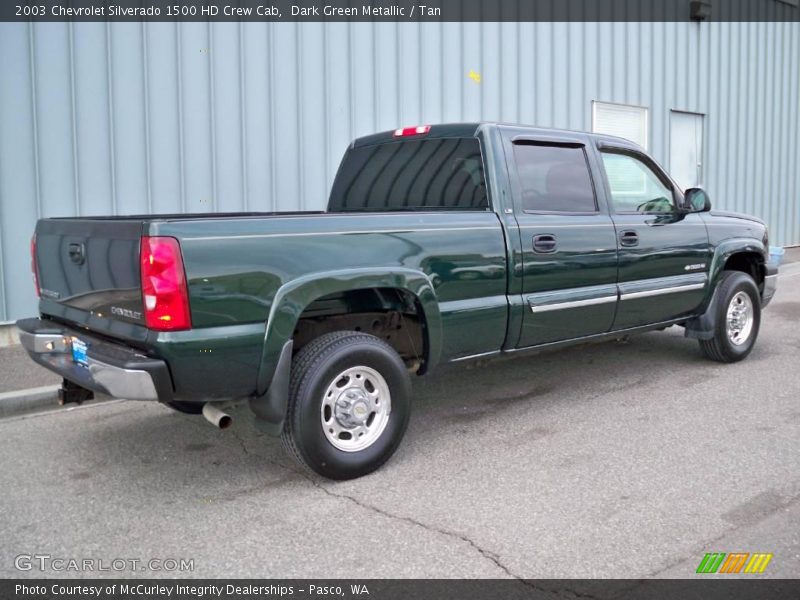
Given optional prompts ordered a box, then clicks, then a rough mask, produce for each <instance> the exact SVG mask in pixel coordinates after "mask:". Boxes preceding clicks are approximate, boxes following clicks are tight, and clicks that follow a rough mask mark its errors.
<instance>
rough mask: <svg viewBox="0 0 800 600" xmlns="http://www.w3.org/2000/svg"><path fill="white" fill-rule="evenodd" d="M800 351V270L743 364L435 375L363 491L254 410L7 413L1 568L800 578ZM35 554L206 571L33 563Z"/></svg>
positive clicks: (655, 358)
mask: <svg viewBox="0 0 800 600" xmlns="http://www.w3.org/2000/svg"><path fill="white" fill-rule="evenodd" d="M799 358H800V264H793V265H788V266H787V267H786V268H784V269H783V272H782V274H781V276H780V280H779V291H778V294H777V296H776V298H775V300H774V301H773V303H772V304H771V305H770V306H769V307H768V308H767V310H766V311H765V312H764V318H763V321H762V329H761V333H760V336H759V340H758V343H757V346H756V348H755V350H754V351H753V353H752V354H751V355H750V357H749V358H748V359H747V360H746V361H744V362H742V363H739V364H735V365H721V364H716V363H713V362H710V361H708V360H706V359H704V358H703V357H702V355H701V353H700V350H699V348H698V345H697V342H696V341H694V340H690V339H686V338H684V337H683V336H682V330H681V329H679V328H672V329H669V330H667V331H664V332H654V333H649V334H646V335H643V336H640V337H634V338H631V340H630V341H629V342H627V343H621V342H611V343H605V344H597V345H591V346H582V347H579V348H572V349H566V350H563V351H560V352H557V353H551V354H542V355H538V356H531V357H527V358H518V359H514V360H503V361H498V362H493V363H489V364H487V365H485V366H480V367H473V368H470V369H465V368H464V367H459V368H456V367H452V368H446V369H442V370H441V371H439V372H438V373H437V374H434V375H432V376H431V377H430V378H423V379H421V380H418V381H416V382H415V401H414V414H413V416H412V419H411V423H410V425H409V429H408V433H407V435H406V438H405V440H404V442H403V444H402V446H401V447H400V449H399V451H398V452H397V454H396V455H395V456H394V458H393V459H392V460H391V461H390V462H389V463H388V464H387V465H385V466H384V467H383V468H382V469H381V470H380V471H378V472H376V473H374V474H372V475H370V476H367V477H364V478H362V479H359V480H356V481H351V482H344V483H333V482H329V481H326V480H321V479H317V478H314V477H310V476H308V475H306V474H304V473H303V472H302V471H300V470H299V469H298V468H297V467H296V466H295V465H294V463H293V462H292V461H291V460H290V459H289V458H288V457H287V456H286V455H285V454H284V452H283V450H282V448H281V446H280V443H279V441H278V440H275V439H273V438H270V437H268V436H264V435H259V434H258V433H257V432H256V431H255V429H254V428H253V427H252V425H251V424H250V423H249V422H248V421H247V419H245V418H243V417H242V418H238V419H237V420H236V421H235V422H234V425H233V426H232V427H231V428H230V429H229V430H226V431H218V430H215V429H213V428H212V427H211V426H210V425H208V424H207V423H206V422H205V421H204V420H202V419H201V418H199V417H189V416H185V415H180V414H177V413H173V412H171V411H169V410H168V409H166V408H164V407H162V406H159V405H156V404H152V403H143V402H125V401H113V402H101V403H98V404H94V405H92V406H86V407H81V408H74V409H69V410H65V409H58V410H53V411H51V412H46V413H39V414H34V415H28V416H24V417H15V418H7V419H4V420H0V453H2V456H3V468H2V470H0V490H2V492H1V493H0V514H2V519H0V577H26V576H49V577H56V576H67V577H74V576H87V575H89V576H92V575H94V576H98V575H99V576H111V575H113V576H142V575H144V576H167V577H174V576H179V577H180V576H193V577H314V578H327V577H358V578H367V577H379V578H382V577H522V578H529V577H552V578H561V577H576V578H577V577H618V578H645V577H693V576H695V569H696V568H697V566H698V564H699V562H700V561H701V559H702V558H703V556H704V554H705V553H706V552H726V553H728V552H768V553H772V554H773V558H772V560H771V562H770V563H769V565H768V567H767V569H766V571H765V572H764V573H763V574H762V575H757V577H800V361H799V360H798V359H799ZM34 554H46V555H49V556H51V557H55V558H64V559H70V558H76V559H84V558H89V559H96V560H103V561H106V564H107V565H108V564H109V563H110V561H112V560H113V559H123V560H129V559H138V560H142V561H147V560H150V559H156V560H159V559H166V558H175V559H186V560H191V561H193V570H192V571H182V572H181V571H178V572H175V571H169V572H164V571H155V572H153V571H141V570H134V569H129V568H125V569H123V570H122V571H113V570H112V571H106V572H102V573H97V572H95V573H91V572H89V573H80V572H75V571H54V570H53V569H51V568H48V569H46V570H45V571H44V572H42V571H40V570H38V568H37V567H36V566H35V564H34V566H33V568H32V569H31V570H22V571H21V570H19V569H18V568H17V567H15V559H16V557H19V556H20V555H22V556H27V555H34ZM16 562H17V563H18V565H19V564H20V563H19V560H18V559H17V560H16ZM25 564H28V563H26V562H25V560H24V559H23V561H22V563H21V565H22V566H23V567H24V566H25ZM740 576H743V575H740ZM706 577H707V576H706ZM729 577H730V576H729Z"/></svg>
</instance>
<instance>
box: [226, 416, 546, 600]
mask: <svg viewBox="0 0 800 600" xmlns="http://www.w3.org/2000/svg"><path fill="white" fill-rule="evenodd" d="M231 434H232V435H233V437H234V438H235V439H236V440H237V441H238V442H239V445H240V446H241V448H242V451H243V452H244V453H245V454H247V455H250V456H257V457H258V458H260V459H262V460H265V461H267V462H268V463H269V464H271V465H273V466H275V467H278V468H280V469H283V470H285V471H289V472H291V473H293V474H295V475H299V476H300V477H302V478H303V479H305V480H306V481H308V482H309V483H311V485H313V486H314V487H315V488H317V489H318V490H320V491H322V492H324V493H325V494H327V495H328V496H330V497H332V498H338V499H340V500H348V501H350V502H352V503H353V504H355V505H356V506H359V507H361V508H363V509H365V510H368V511H370V512H373V513H375V514H379V515H381V516H383V517H386V518H388V519H393V520H396V521H404V522H406V523H409V524H411V525H415V526H417V527H420V528H422V529H425V530H426V531H428V532H432V533H438V534H439V535H443V536H446V537H450V538H453V539H457V540H460V541H462V542H464V543H466V544H468V545H469V546H470V547H471V548H473V549H474V550H475V551H477V552H478V553H479V554H480V555H481V556H482V557H484V558H486V559H487V560H489V561H491V562H492V563H493V564H494V565H495V566H496V567H497V568H499V569H500V570H501V571H503V572H504V573H505V574H506V575H507V576H508V577H510V578H512V579H515V580H517V581H519V582H520V583H522V584H523V585H527V586H529V587H531V588H534V589H540V588H537V587H536V586H534V585H533V584H531V583H530V582H529V581H527V580H526V579H524V578H522V577H520V576H519V575H517V574H516V573H514V572H513V571H511V569H510V568H509V567H507V566H506V565H505V564H503V562H502V561H501V560H500V557H499V555H497V554H495V553H494V552H490V551H489V550H486V549H485V548H482V547H481V546H480V545H479V544H477V543H476V542H475V541H474V540H472V539H470V538H469V537H468V536H466V535H464V534H461V533H457V532H455V531H449V530H447V529H443V528H440V527H435V526H432V525H428V524H426V523H423V522H422V521H418V520H416V519H414V518H412V517H406V516H403V515H397V514H394V513H391V512H389V511H387V510H384V509H382V508H379V507H377V506H374V505H372V504H368V503H366V502H363V501H362V500H359V499H358V498H356V497H355V496H351V495H349V494H344V493H339V492H334V491H333V490H331V489H329V488H327V487H325V486H324V485H322V483H321V482H320V481H319V480H318V479H316V478H315V476H312V475H311V474H309V473H306V472H305V471H303V470H300V469H295V468H292V467H290V466H287V465H284V464H281V463H279V462H277V461H275V460H274V459H271V458H268V457H266V456H263V455H261V454H258V453H255V452H251V451H250V450H249V449H248V448H247V443H246V442H245V440H244V438H243V437H241V436H240V435H239V434H238V433H237V432H235V431H234V430H231ZM545 591H546V590H545Z"/></svg>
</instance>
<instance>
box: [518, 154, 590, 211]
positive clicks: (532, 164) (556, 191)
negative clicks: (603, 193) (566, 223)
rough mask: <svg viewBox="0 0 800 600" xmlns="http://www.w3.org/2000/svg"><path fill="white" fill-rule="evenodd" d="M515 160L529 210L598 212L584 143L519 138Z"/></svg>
mask: <svg viewBox="0 0 800 600" xmlns="http://www.w3.org/2000/svg"><path fill="white" fill-rule="evenodd" d="M514 162H515V163H516V167H517V175H518V176H519V184H520V189H521V205H522V210H524V211H526V212H566V213H594V212H597V202H596V200H595V194H594V186H593V184H592V178H591V175H590V173H589V163H588V162H587V160H586V153H585V151H584V149H583V147H582V146H567V145H556V144H538V143H526V142H517V143H515V144H514Z"/></svg>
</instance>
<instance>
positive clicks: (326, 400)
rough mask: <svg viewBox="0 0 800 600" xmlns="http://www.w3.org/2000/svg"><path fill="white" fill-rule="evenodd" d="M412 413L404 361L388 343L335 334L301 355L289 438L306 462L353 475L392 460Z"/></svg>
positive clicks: (327, 473) (322, 470)
mask: <svg viewBox="0 0 800 600" xmlns="http://www.w3.org/2000/svg"><path fill="white" fill-rule="evenodd" d="M410 413H411V383H410V381H409V376H408V372H407V371H406V367H405V364H404V363H403V360H402V359H401V358H400V356H398V354H397V352H395V351H394V349H393V348H392V347H391V346H389V345H388V344H387V343H386V342H384V341H383V340H381V339H379V338H377V337H375V336H372V335H368V334H365V333H358V332H353V331H337V332H334V333H329V334H326V335H323V336H320V337H319V338H317V339H315V340H314V341H312V342H310V343H309V344H308V345H306V346H305V347H304V348H303V349H302V350H301V351H300V352H299V353H298V354H297V356H295V358H294V360H293V363H292V377H291V383H290V386H289V406H288V413H287V416H286V422H285V424H284V429H283V434H282V439H283V442H284V446H285V447H286V448H287V450H288V451H289V453H290V454H291V455H292V456H294V457H295V458H296V459H297V460H298V461H299V462H300V463H301V464H302V465H304V466H305V467H307V468H309V469H311V470H312V471H314V472H315V473H318V474H320V475H322V476H324V477H328V478H330V479H353V478H355V477H361V476H362V475H366V474H367V473H370V472H372V471H374V470H375V469H377V468H378V467H380V466H381V465H382V464H383V463H384V462H386V461H387V460H388V459H389V457H391V455H392V454H393V453H394V451H395V450H396V449H397V447H398V446H399V445H400V441H401V440H402V438H403V434H404V433H405V430H406V426H407V425H408V419H409V416H410Z"/></svg>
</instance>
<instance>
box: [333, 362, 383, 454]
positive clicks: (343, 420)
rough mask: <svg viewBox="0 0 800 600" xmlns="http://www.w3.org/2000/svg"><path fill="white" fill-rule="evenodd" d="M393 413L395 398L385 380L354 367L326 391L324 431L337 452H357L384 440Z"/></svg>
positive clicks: (336, 378) (336, 379)
mask: <svg viewBox="0 0 800 600" xmlns="http://www.w3.org/2000/svg"><path fill="white" fill-rule="evenodd" d="M391 412H392V397H391V394H390V393H389V386H388V385H387V383H386V380H385V379H384V378H383V376H381V374H380V373H378V372H377V371H376V370H375V369H371V368H369V367H352V368H350V369H347V370H346V371H343V372H341V373H339V375H337V376H336V377H335V378H334V379H333V381H332V382H331V383H330V385H329V386H328V387H327V389H326V390H325V396H324V398H323V399H322V407H321V411H320V418H321V420H322V430H323V431H324V432H325V437H326V438H327V439H328V441H329V442H330V443H331V444H332V445H333V446H334V447H335V448H338V449H339V450H342V451H344V452H358V451H360V450H364V449H365V448H369V447H370V446H371V445H372V444H374V443H375V441H376V440H377V439H378V438H379V437H380V436H381V433H383V430H384V429H385V428H386V424H387V423H388V422H389V414H390V413H391Z"/></svg>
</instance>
